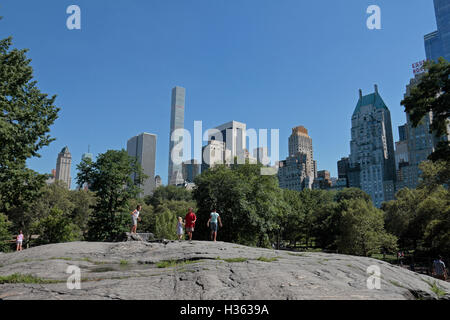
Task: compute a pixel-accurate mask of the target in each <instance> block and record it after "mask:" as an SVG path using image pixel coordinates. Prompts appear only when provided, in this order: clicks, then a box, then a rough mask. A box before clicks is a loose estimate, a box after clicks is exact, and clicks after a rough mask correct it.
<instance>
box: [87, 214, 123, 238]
mask: <svg viewBox="0 0 450 320" xmlns="http://www.w3.org/2000/svg"><path fill="white" fill-rule="evenodd" d="M88 227H89V230H88V233H87V236H86V238H87V240H88V241H117V240H118V239H120V238H121V236H122V235H123V234H124V233H125V232H129V231H130V228H131V215H130V214H129V213H120V212H118V213H115V212H112V213H111V212H104V211H95V212H94V214H92V216H91V218H90V219H89V222H88Z"/></svg>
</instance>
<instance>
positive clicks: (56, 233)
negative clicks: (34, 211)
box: [33, 207, 81, 245]
mask: <svg viewBox="0 0 450 320" xmlns="http://www.w3.org/2000/svg"><path fill="white" fill-rule="evenodd" d="M33 231H34V233H35V234H38V235H39V238H38V240H37V242H38V244H40V245H43V244H49V243H60V242H70V241H75V240H78V239H80V236H81V234H80V229H79V228H78V226H76V225H75V224H74V223H72V221H71V220H70V218H69V217H68V216H67V215H65V214H64V213H63V211H62V210H61V209H58V208H56V207H54V208H52V209H51V211H50V213H49V214H48V215H47V216H46V217H45V218H43V219H41V220H39V221H36V222H35V223H34V224H33Z"/></svg>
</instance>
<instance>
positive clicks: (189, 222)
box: [184, 208, 197, 240]
mask: <svg viewBox="0 0 450 320" xmlns="http://www.w3.org/2000/svg"><path fill="white" fill-rule="evenodd" d="M192 210H193V209H192V208H189V210H188V213H187V214H186V217H185V218H184V221H185V226H186V233H187V234H188V236H189V240H192V233H193V232H194V227H195V221H197V216H196V215H195V213H194V212H193V211H192Z"/></svg>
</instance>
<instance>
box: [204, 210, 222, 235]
mask: <svg viewBox="0 0 450 320" xmlns="http://www.w3.org/2000/svg"><path fill="white" fill-rule="evenodd" d="M217 222H219V223H220V227H221V228H222V220H221V219H220V215H219V214H218V213H217V211H216V209H213V210H212V212H211V214H210V215H209V220H208V223H207V226H208V227H209V228H210V229H211V240H214V242H215V241H216V239H217Z"/></svg>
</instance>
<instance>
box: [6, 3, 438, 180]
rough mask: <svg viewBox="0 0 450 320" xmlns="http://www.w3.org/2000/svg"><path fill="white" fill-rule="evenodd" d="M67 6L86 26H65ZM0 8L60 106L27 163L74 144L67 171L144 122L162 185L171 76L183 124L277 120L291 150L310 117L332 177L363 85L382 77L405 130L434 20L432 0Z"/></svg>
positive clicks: (121, 144) (283, 146)
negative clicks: (373, 26) (181, 92)
mask: <svg viewBox="0 0 450 320" xmlns="http://www.w3.org/2000/svg"><path fill="white" fill-rule="evenodd" d="M72 4H76V5H78V6H79V7H80V8H81V28H82V29H81V30H68V29H67V27H66V20H67V18H68V16H69V15H68V14H67V13H66V9H67V7H68V6H69V5H72ZM369 5H378V6H379V7H380V8H381V27H382V29H381V30H369V29H368V28H367V26H366V20H367V18H368V17H369V16H370V15H369V14H367V13H366V10H367V8H368V6H369ZM0 16H3V20H2V21H0V38H5V37H6V36H13V42H14V46H15V47H17V48H29V49H30V51H29V53H28V57H29V58H31V59H32V66H33V68H34V72H35V78H36V80H37V81H38V87H39V88H40V89H41V90H42V91H43V92H45V93H48V94H50V95H52V94H57V95H58V97H57V100H56V105H57V106H59V107H61V112H60V114H59V119H58V120H57V121H56V122H55V124H54V125H53V126H52V128H51V135H52V136H53V137H55V138H56V141H54V142H53V143H52V144H51V145H50V146H48V147H46V148H44V149H43V150H42V151H41V155H42V157H41V158H35V159H31V160H30V161H29V162H28V164H29V166H30V167H31V168H32V169H34V170H37V171H39V172H41V173H49V172H50V171H51V169H53V168H55V167H56V158H57V154H58V152H59V151H60V150H61V149H62V148H63V147H64V146H66V145H67V146H68V147H69V149H70V151H71V153H72V157H73V165H72V180H73V181H74V180H75V176H76V164H77V163H79V162H80V160H81V155H82V153H84V152H86V151H87V148H88V145H90V146H91V152H92V153H94V155H97V154H99V153H103V152H106V151H107V150H109V149H122V148H126V142H127V140H128V139H129V138H131V137H132V136H134V135H137V134H139V133H142V132H149V133H154V134H156V135H157V136H158V142H157V157H156V162H157V163H156V173H157V174H159V175H160V176H161V177H162V179H163V182H164V183H166V182H167V169H168V152H169V150H168V149H169V127H170V98H171V89H172V88H173V87H174V86H176V85H179V86H183V87H185V88H186V109H185V111H186V113H185V127H186V128H187V129H189V130H192V131H193V123H194V120H202V121H203V128H204V129H206V128H211V127H214V126H217V125H219V124H222V123H225V122H228V121H231V120H236V121H241V122H245V123H247V127H248V128H254V129H280V158H281V159H284V158H285V157H286V156H287V152H288V151H287V150H288V148H287V145H288V137H289V135H290V133H291V129H292V127H295V126H297V125H303V126H305V127H306V128H307V129H308V131H309V135H310V136H311V137H312V139H313V148H314V158H315V159H316V160H317V161H318V169H319V170H323V169H326V170H329V171H330V172H331V174H332V175H333V176H336V175H337V168H336V161H337V160H339V159H340V158H341V157H343V156H347V155H348V154H349V152H350V147H349V145H350V128H351V115H352V112H353V110H354V108H355V106H356V103H357V100H358V89H360V88H361V89H362V90H363V94H368V93H372V92H373V91H374V89H373V86H374V84H378V86H379V92H380V94H381V96H382V97H383V99H384V101H385V103H386V104H387V106H388V108H389V109H390V111H391V118H392V125H393V128H392V130H393V133H394V138H395V140H397V139H398V129H397V127H398V126H399V125H401V124H403V123H404V122H405V114H404V112H403V107H402V106H401V105H400V101H401V100H402V97H403V94H404V92H405V85H406V84H407V83H408V82H409V79H410V78H411V77H412V76H413V73H412V67H411V64H412V63H414V62H417V61H419V60H422V59H424V57H425V50H424V44H423V36H424V35H425V34H426V33H429V32H432V31H434V30H435V29H436V21H435V17H434V7H433V2H432V0H396V1H392V0H370V1H366V0H346V1H334V0H326V1H306V0H114V1H111V0H95V1H92V0H70V1H66V0H58V1H54V0H39V1H36V0H10V1H0ZM73 185H74V184H73Z"/></svg>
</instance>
